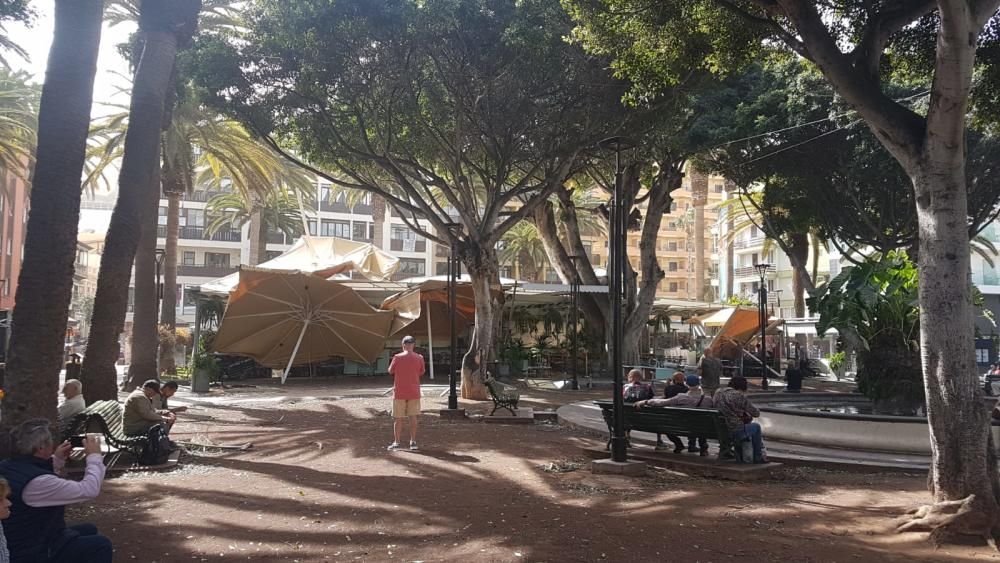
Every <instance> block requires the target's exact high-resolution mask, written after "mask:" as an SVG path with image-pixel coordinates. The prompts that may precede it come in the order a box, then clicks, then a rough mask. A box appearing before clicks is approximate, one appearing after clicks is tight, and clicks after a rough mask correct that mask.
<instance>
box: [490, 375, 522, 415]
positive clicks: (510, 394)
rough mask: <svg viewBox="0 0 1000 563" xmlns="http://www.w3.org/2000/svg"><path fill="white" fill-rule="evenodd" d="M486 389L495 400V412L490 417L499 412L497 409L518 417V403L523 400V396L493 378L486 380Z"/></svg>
mask: <svg viewBox="0 0 1000 563" xmlns="http://www.w3.org/2000/svg"><path fill="white" fill-rule="evenodd" d="M486 388H487V389H489V390H490V398H491V399H493V410H492V411H490V416H493V413H495V412H497V409H507V410H508V411H510V414H511V415H512V416H517V413H516V412H514V411H516V410H517V402H518V401H519V400H520V399H521V394H520V393H518V391H517V389H515V388H514V387H512V386H510V385H504V384H503V383H500V382H499V381H497V380H496V379H493V378H492V377H491V378H489V379H487V380H486Z"/></svg>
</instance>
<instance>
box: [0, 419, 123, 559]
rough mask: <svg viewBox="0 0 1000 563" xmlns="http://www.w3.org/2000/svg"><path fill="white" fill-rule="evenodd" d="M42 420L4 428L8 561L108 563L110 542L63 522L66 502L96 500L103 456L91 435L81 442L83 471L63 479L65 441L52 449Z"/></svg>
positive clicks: (1, 469) (0, 472) (0, 470)
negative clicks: (7, 444) (7, 445)
mask: <svg viewBox="0 0 1000 563" xmlns="http://www.w3.org/2000/svg"><path fill="white" fill-rule="evenodd" d="M50 426H51V423H50V422H49V421H48V420H45V419H35V420H29V421H27V422H24V423H21V424H20V425H18V426H15V427H14V428H13V429H11V431H10V441H11V449H12V452H13V457H11V458H10V459H8V460H5V461H3V462H0V476H3V477H4V478H5V479H7V482H8V483H10V501H11V508H10V518H8V519H6V520H4V521H3V532H4V536H6V538H7V547H8V549H9V550H10V560H11V563H39V562H45V563H111V558H112V554H113V550H112V548H111V540H109V539H108V538H106V537H104V536H102V535H100V534H98V533H97V528H96V527H94V526H93V525H92V524H79V525H76V526H69V527H67V526H66V520H65V518H64V511H65V508H66V505H67V504H73V503H77V502H83V501H86V500H92V499H94V498H97V495H98V494H100V492H101V482H102V481H103V480H104V470H105V467H104V459H103V456H102V455H101V443H100V441H99V439H98V438H97V437H88V438H87V440H86V441H85V442H84V451H85V452H86V454H87V469H86V473H85V475H84V477H83V480H81V481H72V480H69V479H63V478H62V477H60V476H59V475H57V473H58V472H60V471H62V468H63V465H64V464H65V463H66V457H67V456H68V454H69V450H70V444H69V442H63V443H62V444H60V445H59V446H58V447H57V446H55V444H54V442H53V440H52V433H51V431H50V430H49V429H50Z"/></svg>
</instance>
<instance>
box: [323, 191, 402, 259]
mask: <svg viewBox="0 0 1000 563" xmlns="http://www.w3.org/2000/svg"><path fill="white" fill-rule="evenodd" d="M384 226H385V200H384V199H382V198H381V197H380V196H378V195H376V194H372V231H373V232H372V244H374V245H375V248H380V249H382V250H386V248H385V234H384V233H383V232H382V228H383V227H384ZM317 228H318V227H317Z"/></svg>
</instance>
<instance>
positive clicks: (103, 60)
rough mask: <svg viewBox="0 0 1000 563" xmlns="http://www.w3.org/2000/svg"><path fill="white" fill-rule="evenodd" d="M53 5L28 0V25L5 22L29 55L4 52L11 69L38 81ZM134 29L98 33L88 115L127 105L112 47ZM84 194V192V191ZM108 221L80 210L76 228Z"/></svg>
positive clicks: (124, 68)
mask: <svg viewBox="0 0 1000 563" xmlns="http://www.w3.org/2000/svg"><path fill="white" fill-rule="evenodd" d="M53 5H54V2H53V1H52V0H36V1H34V2H32V7H33V8H34V9H35V11H36V12H37V17H36V18H35V20H34V22H33V23H32V24H31V26H30V27H28V26H25V25H23V24H17V23H9V24H7V25H6V29H7V34H8V36H9V37H10V38H11V39H12V40H13V41H14V42H15V43H17V44H18V45H20V46H21V47H22V48H24V50H25V51H27V52H28V57H29V58H30V60H24V59H21V58H20V57H18V56H17V55H14V54H8V55H7V57H6V58H7V60H8V62H9V63H10V64H11V66H12V67H13V68H14V69H15V70H24V71H27V72H28V73H30V74H31V75H32V76H33V77H34V81H35V82H37V83H39V84H41V83H42V82H44V80H45V64H46V61H47V59H48V54H49V46H50V44H51V43H52V29H53V26H54V21H53V17H52V9H53ZM135 28H136V26H135V25H134V24H120V25H117V26H114V27H108V25H107V24H105V25H104V29H103V30H102V33H101V51H100V55H99V56H98V60H97V75H96V76H95V80H94V106H93V108H92V110H91V117H100V116H102V115H106V114H108V113H111V112H113V111H117V110H115V109H113V108H109V107H108V106H107V105H105V104H108V103H116V104H124V105H127V104H128V97H127V96H123V95H122V94H120V93H118V90H119V89H121V88H124V87H126V86H128V80H127V78H125V77H126V76H127V75H128V63H127V62H126V61H125V59H123V58H122V57H121V56H120V55H119V54H118V51H117V49H116V46H117V45H118V44H120V43H124V42H126V41H127V40H128V37H129V35H130V34H131V33H132V32H133V31H134V30H135ZM113 183H114V182H112V184H113ZM84 197H87V195H86V194H84ZM108 221H110V211H108V212H95V211H93V210H86V209H85V210H82V211H81V213H80V230H81V231H84V230H94V231H98V232H103V231H106V230H107V223H108Z"/></svg>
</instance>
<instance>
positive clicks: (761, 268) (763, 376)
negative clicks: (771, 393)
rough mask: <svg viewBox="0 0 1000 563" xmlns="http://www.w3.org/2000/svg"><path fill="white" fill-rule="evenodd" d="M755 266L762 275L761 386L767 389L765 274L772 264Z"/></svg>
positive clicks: (760, 292)
mask: <svg viewBox="0 0 1000 563" xmlns="http://www.w3.org/2000/svg"><path fill="white" fill-rule="evenodd" d="M753 267H754V269H755V270H757V275H759V276H760V291H759V292H758V296H759V297H760V307H759V308H760V388H761V389H762V390H764V391H767V386H768V383H767V343H766V336H767V285H766V284H765V282H766V280H765V276H766V275H767V269H768V268H770V267H771V265H770V264H767V263H761V264H754V265H753Z"/></svg>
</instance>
